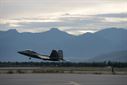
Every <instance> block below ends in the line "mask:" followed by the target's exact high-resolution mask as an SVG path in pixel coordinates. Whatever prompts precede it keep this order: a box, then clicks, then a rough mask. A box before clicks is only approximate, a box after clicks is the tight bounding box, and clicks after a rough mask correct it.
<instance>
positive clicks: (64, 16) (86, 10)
mask: <svg viewBox="0 0 127 85" xmlns="http://www.w3.org/2000/svg"><path fill="white" fill-rule="evenodd" d="M54 27H56V28H59V29H60V30H63V31H66V32H69V33H71V34H81V33H84V32H94V31H97V30H100V29H104V28H108V27H120V28H126V29H127V0H0V30H8V29H17V30H18V31H19V32H26V31H27V32H41V31H47V30H49V29H50V28H54Z"/></svg>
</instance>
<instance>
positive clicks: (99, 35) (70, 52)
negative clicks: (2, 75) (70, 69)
mask: <svg viewBox="0 0 127 85" xmlns="http://www.w3.org/2000/svg"><path fill="white" fill-rule="evenodd" d="M126 36H127V30H126V29H122V28H120V29H118V28H108V29H104V30H100V31H98V32H95V33H85V34H83V35H79V36H73V35H69V34H67V33H66V32H63V31H60V30H58V29H56V28H53V29H51V30H49V31H47V32H40V33H29V32H24V33H19V32H17V31H16V30H8V31H0V61H38V60H37V59H32V60H28V58H27V57H25V56H22V55H20V54H18V53H17V51H20V50H25V49H32V50H34V51H36V52H39V53H42V54H50V52H51V50H52V49H62V50H63V51H64V56H65V59H67V60H73V61H85V60H87V59H91V58H94V57H95V56H99V55H102V54H107V53H111V52H116V51H121V50H127V38H126Z"/></svg>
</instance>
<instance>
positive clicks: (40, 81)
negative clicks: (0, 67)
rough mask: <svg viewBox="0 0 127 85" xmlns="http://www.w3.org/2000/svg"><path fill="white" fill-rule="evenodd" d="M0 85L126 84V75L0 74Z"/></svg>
mask: <svg viewBox="0 0 127 85" xmlns="http://www.w3.org/2000/svg"><path fill="white" fill-rule="evenodd" d="M0 85H127V75H93V74H52V73H51V74H48V73H47V74H0Z"/></svg>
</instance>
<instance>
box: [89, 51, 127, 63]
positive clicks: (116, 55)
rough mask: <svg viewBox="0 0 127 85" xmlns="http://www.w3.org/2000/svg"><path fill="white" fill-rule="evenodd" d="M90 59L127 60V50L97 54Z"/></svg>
mask: <svg viewBox="0 0 127 85" xmlns="http://www.w3.org/2000/svg"><path fill="white" fill-rule="evenodd" d="M89 61H92V62H93V61H94V62H101V61H107V62H108V61H114V62H127V51H117V52H111V53H107V54H103V55H100V56H96V57H94V58H92V59H89Z"/></svg>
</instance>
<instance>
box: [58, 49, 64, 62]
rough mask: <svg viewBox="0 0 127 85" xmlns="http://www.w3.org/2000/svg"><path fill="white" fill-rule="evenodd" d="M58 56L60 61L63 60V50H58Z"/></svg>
mask: <svg viewBox="0 0 127 85" xmlns="http://www.w3.org/2000/svg"><path fill="white" fill-rule="evenodd" d="M58 56H59V59H60V60H63V51H62V50H58Z"/></svg>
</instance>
